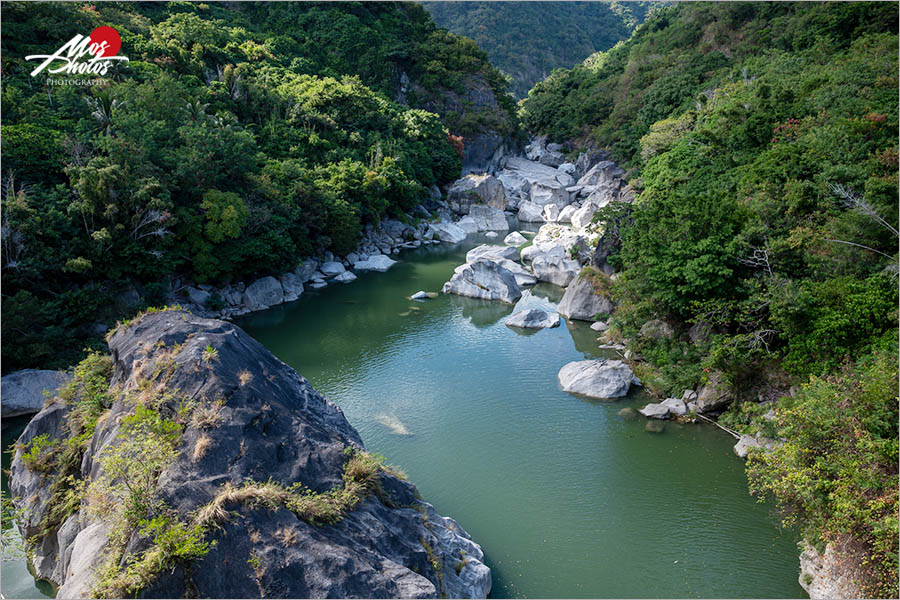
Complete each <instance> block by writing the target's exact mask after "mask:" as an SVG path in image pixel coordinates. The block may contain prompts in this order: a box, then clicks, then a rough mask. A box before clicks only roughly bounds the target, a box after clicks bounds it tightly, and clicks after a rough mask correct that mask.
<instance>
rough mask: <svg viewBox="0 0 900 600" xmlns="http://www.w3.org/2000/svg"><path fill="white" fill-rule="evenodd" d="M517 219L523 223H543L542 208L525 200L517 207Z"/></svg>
mask: <svg viewBox="0 0 900 600" xmlns="http://www.w3.org/2000/svg"><path fill="white" fill-rule="evenodd" d="M518 217H519V220H520V221H522V222H524V223H543V222H544V215H543V207H542V206H540V205H538V204H535V203H534V202H531V201H530V200H526V201H525V202H523V203H522V204H520V205H519V213H518Z"/></svg>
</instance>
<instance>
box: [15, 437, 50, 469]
mask: <svg viewBox="0 0 900 600" xmlns="http://www.w3.org/2000/svg"><path fill="white" fill-rule="evenodd" d="M58 444H59V440H57V439H50V436H49V435H48V434H46V433H42V434H41V435H36V436H34V437H33V438H31V441H30V442H28V444H26V445H25V448H24V449H23V451H22V462H24V463H25V466H26V467H28V469H30V470H32V471H37V472H39V473H46V472H47V471H49V470H51V469H52V468H53V466H54V465H53V462H52V461H51V458H52V457H53V456H54V452H53V449H54V447H55V446H57V445H58Z"/></svg>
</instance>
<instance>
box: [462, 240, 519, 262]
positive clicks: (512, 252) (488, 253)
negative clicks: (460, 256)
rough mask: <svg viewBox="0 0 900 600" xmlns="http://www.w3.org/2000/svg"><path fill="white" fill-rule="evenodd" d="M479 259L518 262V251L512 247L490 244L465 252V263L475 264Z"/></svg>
mask: <svg viewBox="0 0 900 600" xmlns="http://www.w3.org/2000/svg"><path fill="white" fill-rule="evenodd" d="M481 258H486V259H488V260H498V259H506V260H519V251H518V250H517V249H516V248H513V247H512V246H492V245H491V244H482V245H480V246H476V247H474V248H472V249H471V250H469V251H468V252H466V262H469V263H470V262H475V261H476V260H478V259H481Z"/></svg>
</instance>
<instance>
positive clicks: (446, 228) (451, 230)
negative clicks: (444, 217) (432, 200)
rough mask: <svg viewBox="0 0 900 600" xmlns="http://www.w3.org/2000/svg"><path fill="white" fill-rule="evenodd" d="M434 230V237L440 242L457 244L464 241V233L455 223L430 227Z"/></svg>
mask: <svg viewBox="0 0 900 600" xmlns="http://www.w3.org/2000/svg"><path fill="white" fill-rule="evenodd" d="M431 227H432V228H433V229H434V232H435V236H436V237H437V239H439V240H440V241H442V242H449V243H451V244H458V243H459V242H461V241H463V240H464V239H466V235H468V234H467V233H466V231H465V230H464V229H462V228H461V227H460V226H459V225H457V224H456V223H435V224H434V225H432V226H431Z"/></svg>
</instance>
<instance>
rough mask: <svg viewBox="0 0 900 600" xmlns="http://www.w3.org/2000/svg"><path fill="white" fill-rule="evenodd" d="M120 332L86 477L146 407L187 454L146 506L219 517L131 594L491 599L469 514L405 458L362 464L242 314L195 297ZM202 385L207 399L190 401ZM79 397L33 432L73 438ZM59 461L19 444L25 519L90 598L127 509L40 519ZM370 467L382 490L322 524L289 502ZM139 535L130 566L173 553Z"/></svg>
mask: <svg viewBox="0 0 900 600" xmlns="http://www.w3.org/2000/svg"><path fill="white" fill-rule="evenodd" d="M109 345H110V350H111V352H112V365H113V366H112V374H111V379H110V389H109V402H110V404H109V408H108V412H107V413H105V416H103V418H101V419H100V420H99V421H98V425H97V426H96V429H95V431H94V433H93V436H92V438H90V439H89V440H88V442H89V443H88V444H87V445H86V446H85V448H86V449H85V455H84V457H83V459H82V460H79V461H75V462H74V463H73V464H72V466H71V467H70V468H71V469H74V475H75V476H76V477H77V478H81V479H83V480H84V481H85V482H86V483H91V482H97V481H98V479H101V478H103V477H105V473H104V468H105V467H104V465H105V464H107V463H105V462H104V460H103V457H104V456H105V454H104V453H105V452H108V451H112V449H114V448H117V447H118V446H120V445H122V444H125V443H127V441H128V439H129V438H128V436H127V435H125V433H126V432H125V431H123V428H124V427H125V426H126V425H127V424H128V423H129V420H134V419H136V418H138V417H136V416H134V415H135V412H136V411H137V410H138V408H139V407H144V408H143V409H142V410H145V411H151V412H150V414H156V415H157V417H156V418H164V419H172V421H170V422H172V423H173V424H174V423H182V425H180V426H179V427H178V428H177V429H176V435H177V436H178V437H177V439H176V442H175V455H174V456H173V457H171V459H170V461H169V462H167V463H165V464H166V465H167V466H164V467H162V469H161V472H159V474H158V475H154V479H152V480H151V482H150V483H151V485H152V486H153V487H152V491H151V492H150V493H152V500H153V502H151V503H150V504H149V505H148V506H150V507H151V508H147V509H142V510H146V511H147V513H148V514H147V516H148V517H151V516H153V515H155V514H160V513H159V512H158V511H163V510H164V511H165V514H166V515H168V517H167V518H168V519H169V521H167V522H169V523H171V519H177V520H178V521H179V522H181V523H183V524H186V525H185V527H187V524H191V523H195V524H198V526H199V525H202V524H204V523H209V522H211V523H212V524H213V525H211V526H208V527H205V528H204V529H202V530H201V533H200V534H199V535H201V536H202V538H203V539H205V540H206V541H208V542H215V545H214V546H212V547H210V549H209V551H208V553H207V554H205V556H201V557H199V558H196V557H194V558H191V559H182V560H173V561H172V562H171V563H169V564H166V563H165V562H163V564H161V565H160V566H158V567H156V568H155V569H151V571H150V576H149V577H142V578H140V579H139V580H138V583H136V584H133V585H135V586H137V588H136V589H135V588H128V592H127V594H126V595H129V596H130V595H135V594H138V595H141V596H143V597H150V598H153V597H157V598H179V597H186V596H187V595H191V596H194V595H197V596H201V597H209V598H249V597H260V596H265V597H285V598H324V597H334V596H337V597H385V598H390V597H407V598H423V597H438V596H447V597H482V598H483V597H485V596H486V594H487V593H488V592H489V591H490V586H491V578H490V570H489V569H488V568H487V567H486V566H485V565H484V564H483V563H482V560H483V554H482V552H481V549H480V548H479V547H478V545H477V544H475V543H474V542H473V541H472V540H471V538H470V537H469V536H468V534H466V532H465V531H464V530H463V529H462V527H460V526H459V524H457V523H456V522H454V521H453V520H452V519H447V518H444V517H441V516H440V515H438V514H437V513H436V512H435V511H434V509H433V508H432V507H431V506H430V505H429V504H426V503H424V502H421V501H419V500H417V499H416V490H415V487H414V486H413V485H412V484H410V483H408V482H406V481H405V480H404V479H401V478H399V477H398V476H397V475H395V474H393V472H392V471H390V470H387V469H384V468H381V467H377V466H376V467H375V468H374V469H373V470H365V471H364V474H363V475H359V474H354V472H353V471H350V470H348V465H350V463H351V462H352V461H353V460H355V459H356V457H358V456H363V455H362V454H360V453H361V452H363V450H364V449H363V445H362V442H361V440H360V437H359V434H358V433H357V432H356V430H355V429H353V427H351V426H350V424H349V423H348V422H347V420H346V419H345V418H344V415H343V414H342V413H341V410H340V409H339V408H338V407H337V406H335V405H334V404H332V403H331V402H329V401H328V400H326V399H325V398H323V397H322V396H321V395H320V394H318V393H317V392H316V391H315V390H314V389H313V388H312V387H311V386H310V384H309V382H308V381H307V380H306V379H304V378H303V377H302V376H300V375H299V374H298V373H297V372H296V371H294V370H293V369H291V368H290V367H288V366H287V365H285V364H284V363H282V362H281V361H280V360H278V359H277V358H275V357H274V356H273V355H272V354H271V353H270V352H269V351H268V350H266V349H265V348H264V347H263V346H262V345H261V344H259V343H258V342H257V341H255V340H253V339H252V338H250V337H249V336H248V335H247V334H245V333H244V332H243V331H242V330H241V329H239V328H238V327H236V326H235V325H233V324H231V323H227V322H224V321H217V320H211V319H203V318H200V317H197V316H194V315H192V314H190V313H186V312H183V311H166V312H160V313H153V314H148V315H145V316H144V317H142V318H140V319H136V320H135V321H133V322H132V323H131V324H130V325H129V326H128V327H127V328H126V327H124V326H122V327H120V328H119V329H118V330H117V331H116V332H115V333H114V334H113V335H112V337H111V338H110V342H109ZM209 348H213V349H215V355H214V356H210V352H209ZM187 399H190V400H191V401H192V402H193V404H189V405H187V406H188V407H189V408H188V409H185V408H184V406H185V405H184V404H183V403H184V402H186V401H187ZM151 400H152V401H151ZM136 403H138V406H136ZM179 406H180V407H182V408H181V409H180V410H179ZM69 410H70V407H69V406H67V405H65V404H64V403H63V401H62V400H59V401H57V402H55V403H53V404H51V405H50V406H48V407H47V408H45V409H44V410H42V411H41V413H40V414H38V415H37V416H36V417H35V418H34V419H33V420H32V422H31V423H30V424H29V425H28V427H27V428H26V430H25V432H24V433H23V434H22V437H21V438H20V441H21V442H22V443H23V444H25V445H26V446H27V445H28V444H31V442H32V440H33V439H34V438H35V437H36V436H38V435H40V434H47V435H48V436H49V437H50V438H51V439H65V438H66V437H67V436H68V435H71V434H70V433H69V430H68V428H67V425H66V417H67V415H68V413H69ZM185 410H189V411H192V412H188V413H185V412H184V411H185ZM197 411H202V413H198V412H197ZM201 414H202V415H203V416H202V418H198V416H199V415H201ZM178 415H181V417H179V416H178ZM185 415H186V416H185ZM179 419H181V420H179ZM147 426H149V425H147ZM120 433H121V434H122V435H119V434H120ZM376 464H377V463H376ZM56 475H58V473H56V472H54V471H51V472H44V473H36V472H32V471H31V470H29V467H28V466H26V464H25V462H24V460H23V458H22V451H21V450H19V451H18V452H17V453H16V456H15V457H14V459H13V463H12V468H11V477H10V487H11V491H12V495H13V497H16V498H20V499H21V500H20V502H22V503H23V506H22V507H23V508H25V509H26V510H27V517H26V518H25V519H23V520H22V521H21V522H20V527H21V528H22V533H23V535H24V536H25V537H26V538H28V537H31V536H35V535H37V536H38V537H37V539H36V542H37V543H36V546H35V551H34V554H33V556H34V560H33V564H34V566H35V568H36V571H37V574H38V576H40V577H44V578H48V579H50V580H52V581H54V582H56V583H58V584H60V585H61V587H60V589H59V593H58V597H59V598H72V597H87V596H89V595H91V594H92V590H94V589H96V588H95V586H96V585H97V584H98V582H97V579H96V575H97V568H98V565H100V564H101V563H103V562H104V561H106V560H107V552H110V551H111V546H112V544H113V543H112V542H110V541H109V539H110V538H109V533H110V530H109V527H110V526H111V523H112V522H113V521H114V520H115V519H122V522H123V523H125V522H126V521H124V519H125V517H124V509H119V508H118V507H117V506H116V505H113V506H112V507H111V508H110V509H108V510H106V511H101V512H100V513H98V512H97V510H96V509H93V510H92V509H91V507H92V506H94V504H93V503H95V502H97V501H98V498H99V499H100V500H102V496H92V495H90V494H88V495H86V496H85V497H84V500H83V502H82V504H81V505H80V508H79V505H76V509H77V510H76V511H75V512H72V513H71V514H69V515H68V516H67V517H65V514H64V520H63V521H62V523H61V524H60V525H58V526H54V527H53V528H52V530H51V531H50V532H43V533H41V521H42V519H43V518H44V517H45V516H47V514H48V511H49V509H50V506H51V498H50V496H51V494H50V485H51V484H50V481H52V480H53V478H54V477H55V476H56ZM357 477H368V478H370V479H368V481H369V483H367V484H365V485H366V486H367V487H363V488H356V489H363V490H367V492H366V493H364V494H363V493H360V495H359V496H358V498H359V499H358V502H357V503H355V504H352V505H347V508H345V509H344V510H343V512H342V513H339V515H338V517H337V518H336V520H333V521H330V522H331V524H324V523H323V522H321V521H319V522H317V521H316V520H315V518H313V516H314V515H315V514H316V513H315V509H313V508H309V509H303V510H301V509H300V508H299V507H300V506H306V505H305V504H303V502H302V501H301V503H300V504H291V503H289V501H288V500H285V498H302V497H303V496H301V495H299V494H300V493H299V492H291V489H292V488H291V487H290V486H292V485H294V484H298V485H302V486H303V488H302V489H306V490H308V493H309V494H312V495H313V496H305V497H306V498H310V497H316V496H315V495H316V494H321V493H324V492H328V491H329V490H349V489H350V488H349V486H350V485H351V483H353V482H357V481H362V480H360V479H357ZM371 478H374V479H371ZM101 480H102V479H101ZM132 482H134V480H132ZM113 483H114V482H110V485H112V484H113ZM358 485H363V484H358ZM265 486H269V487H265ZM101 489H109V488H101ZM260 489H269V490H272V489H274V490H276V492H273V493H271V494H268V495H262V492H260V491H258V490H260ZM277 490H282V491H281V492H277ZM279 494H280V495H279ZM291 494H298V495H296V496H292V495H291ZM153 507H156V508H153ZM210 507H213V508H214V507H219V509H220V510H218V511H216V510H212V509H211V508H210ZM288 507H290V508H288ZM204 508H205V509H206V512H203V511H201V510H200V509H204ZM305 510H309V511H312V512H304V511H305ZM117 511H121V512H117ZM116 515H122V516H120V517H116ZM116 522H118V521H116ZM124 536H125V539H124V540H123V541H124V544H123V545H121V546H116V547H117V548H119V549H120V550H119V551H121V552H124V557H123V559H122V562H121V563H120V566H118V567H117V569H118V570H119V571H120V572H121V571H122V570H124V569H125V568H126V565H127V564H129V563H128V561H129V560H130V561H132V562H134V561H137V563H141V564H143V562H145V561H144V559H145V558H147V555H148V554H149V553H150V552H151V551H153V549H154V548H155V549H157V550H156V551H157V552H161V550H160V548H162V546H160V545H158V544H159V542H158V541H155V538H154V536H153V534H151V533H149V532H148V531H147V529H146V528H142V527H126V528H125V529H124ZM149 564H151V565H153V564H156V563H153V562H152V561H151V562H150V563H149ZM127 581H132V580H127ZM102 589H106V588H102Z"/></svg>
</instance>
